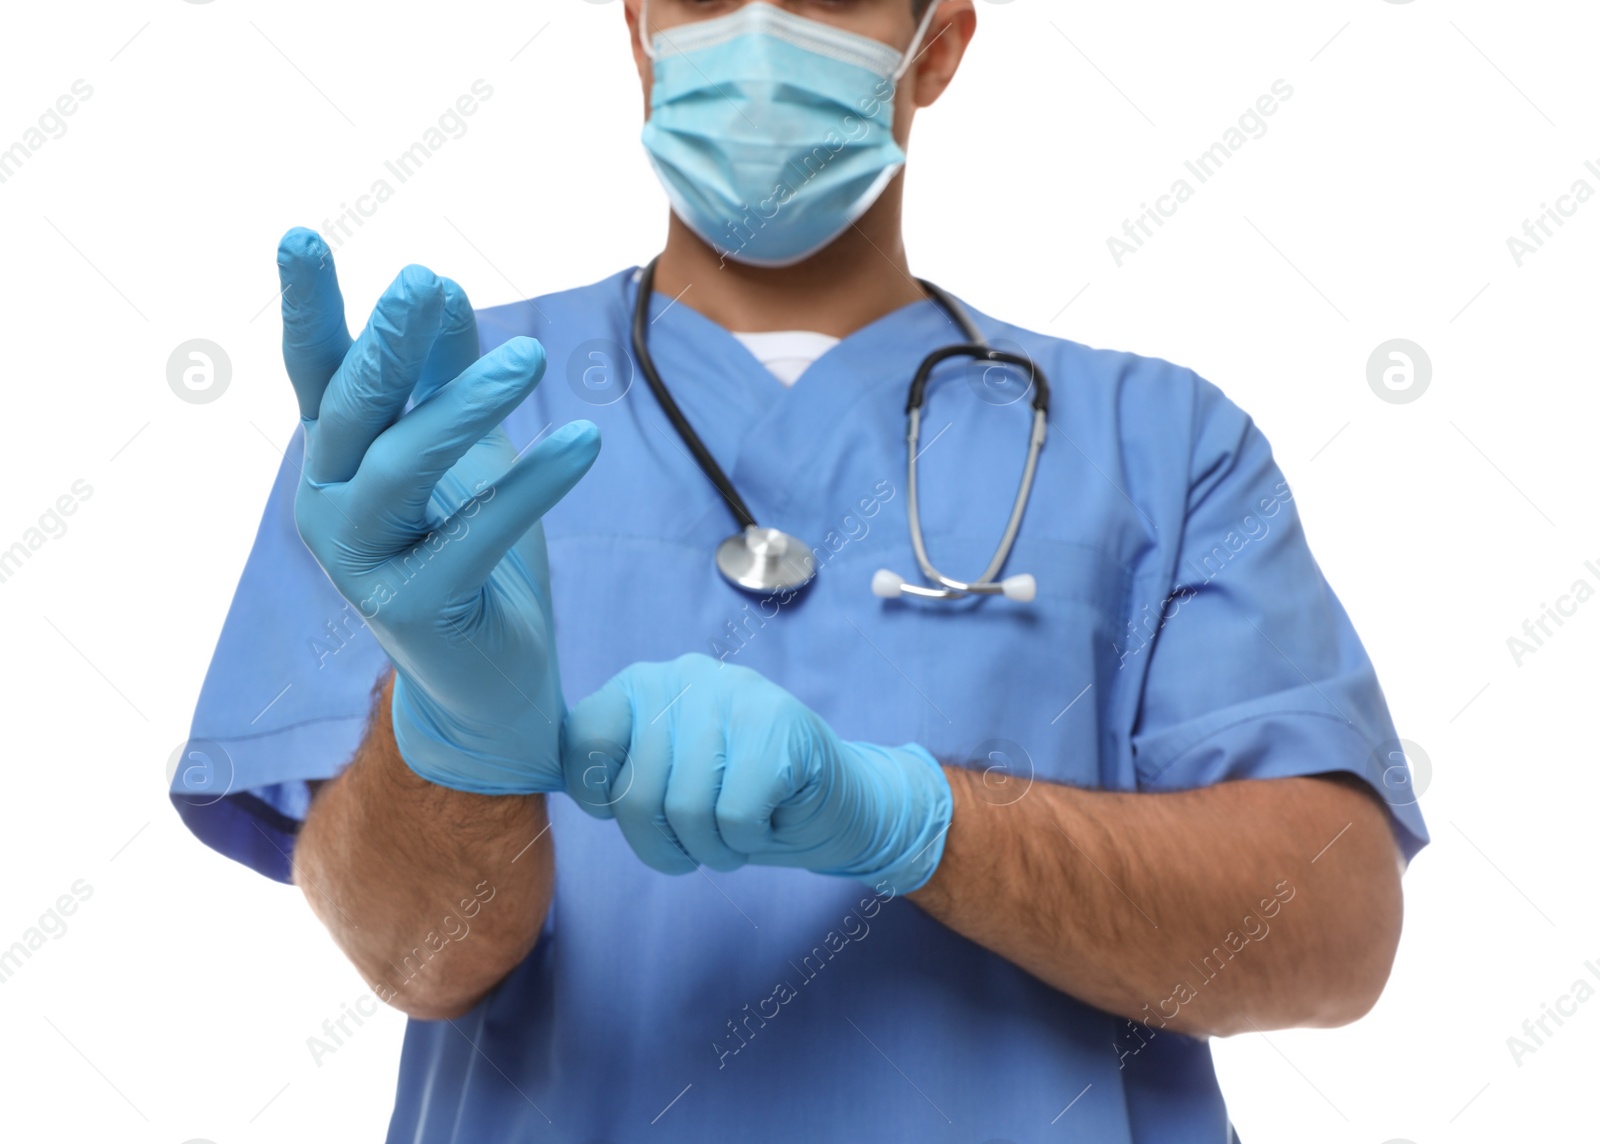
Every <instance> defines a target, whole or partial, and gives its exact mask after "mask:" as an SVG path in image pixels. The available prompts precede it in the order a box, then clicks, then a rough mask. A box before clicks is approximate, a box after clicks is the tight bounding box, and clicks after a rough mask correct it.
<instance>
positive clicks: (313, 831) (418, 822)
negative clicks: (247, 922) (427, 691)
mask: <svg viewBox="0 0 1600 1144" xmlns="http://www.w3.org/2000/svg"><path fill="white" fill-rule="evenodd" d="M391 685H392V679H391V680H386V681H385V682H384V684H383V686H382V688H381V691H380V692H379V694H378V697H377V700H376V703H375V705H374V709H373V718H372V723H371V726H370V727H369V729H368V732H367V737H366V739H365V740H364V741H363V743H362V745H361V747H360V749H359V751H358V752H357V754H356V757H355V759H354V760H353V761H352V762H351V764H350V766H349V767H347V768H346V769H345V771H344V773H343V774H341V775H340V776H339V777H338V778H337V779H334V780H333V781H331V782H329V783H326V784H324V785H323V786H322V788H321V789H320V790H319V791H318V792H317V794H316V797H315V798H314V800H313V802H312V806H311V811H310V813H309V814H308V815H307V816H306V821H305V825H304V826H303V827H302V829H301V831H300V836H299V839H298V841H297V843H296V847H295V859H296V861H295V881H296V883H297V884H298V885H299V886H300V888H301V889H302V890H303V891H304V892H305V895H306V899H307V901H309V902H310V904H311V908H312V910H313V911H315V912H316V914H317V916H318V917H319V918H321V919H322V921H323V923H324V924H325V925H326V926H327V927H328V930H329V932H330V933H332V935H333V938H334V941H336V942H337V943H338V945H339V947H340V948H341V949H342V950H344V952H345V954H346V955H347V956H348V957H349V958H350V960H351V961H352V962H354V963H355V965H356V968H357V969H359V970H360V971H361V973H362V975H363V976H364V977H365V978H366V979H367V981H368V982H369V983H370V984H371V985H372V987H373V990H374V992H375V993H376V995H377V996H378V997H379V998H380V999H381V1000H384V1001H386V1002H388V1003H389V1004H391V1005H393V1006H395V1007H396V1008H398V1009H400V1010H402V1011H403V1012H405V1013H408V1014H410V1015H411V1016H413V1017H420V1018H424V1019H428V1020H437V1019H441V1018H445V1017H454V1016H457V1015H459V1014H461V1013H463V1012H465V1011H467V1010H468V1009H470V1008H471V1007H472V1006H473V1005H474V1004H476V1003H477V1001H478V1000H479V999H480V998H481V997H482V996H483V995H484V994H485V993H486V992H488V991H489V989H491V988H492V987H493V986H494V985H495V984H496V983H498V982H499V981H500V979H501V978H503V977H504V976H505V975H506V974H507V973H509V972H510V971H511V970H512V969H513V968H514V967H515V966H516V965H517V964H518V963H519V962H520V961H521V960H522V959H523V958H524V957H526V956H527V954H528V951H529V950H530V949H532V948H533V944H534V942H535V940H536V939H537V938H538V935H539V930H540V927H541V926H542V925H543V924H544V917H545V912H546V910H547V909H548V908H549V904H550V895H551V889H552V882H553V872H554V851H553V849H552V846H551V841H550V837H549V833H548V830H547V827H548V825H549V820H548V818H547V817H546V809H545V800H544V796H543V795H527V796H508V797H491V796H487V795H476V794H468V793H466V792H463V791H456V790H451V789H449V788H447V787H442V786H436V785H435V784H433V783H430V782H427V781H425V780H424V779H421V778H418V777H417V775H416V774H414V773H413V772H412V771H411V769H410V768H409V767H408V766H406V764H405V761H404V760H403V759H402V758H401V757H400V752H399V750H398V749H397V748H396V746H395V741H394V733H393V730H392V729H391V726H390V722H389V700H390V687H391ZM535 840H537V841H535Z"/></svg>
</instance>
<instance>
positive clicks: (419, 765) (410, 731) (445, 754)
mask: <svg viewBox="0 0 1600 1144" xmlns="http://www.w3.org/2000/svg"><path fill="white" fill-rule="evenodd" d="M429 706H430V705H429V704H428V702H427V700H426V696H422V695H414V694H413V690H412V689H411V688H408V687H407V686H406V680H405V676H404V675H403V674H401V673H400V672H398V671H397V672H395V677H394V695H393V697H392V698H391V700H390V702H389V720H390V723H391V724H392V726H393V728H394V741H395V746H397V747H398V748H399V750H400V757H401V759H403V760H404V761H405V764H406V766H408V767H410V768H411V770H412V771H413V772H414V773H415V774H416V775H417V776H418V777H419V778H423V779H426V780H427V781H428V782H430V783H433V784H435V785H437V786H442V787H449V788H450V789H451V790H460V791H467V792H468V793H470V794H492V795H509V794H540V793H546V792H548V791H550V790H555V789H559V787H549V786H544V785H541V784H539V783H538V782H535V781H531V780H530V779H529V777H528V767H527V764H526V763H523V762H519V761H518V760H516V759H508V758H504V757H501V756H498V755H494V754H490V753H486V752H483V751H475V750H472V749H471V748H468V747H463V746H461V745H460V743H459V738H460V737H459V736H453V735H451V734H450V733H449V732H448V731H447V729H446V728H445V727H443V726H441V722H440V721H439V720H437V719H435V718H433V717H432V716H431V715H430V713H429Z"/></svg>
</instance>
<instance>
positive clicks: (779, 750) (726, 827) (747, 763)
mask: <svg viewBox="0 0 1600 1144" xmlns="http://www.w3.org/2000/svg"><path fill="white" fill-rule="evenodd" d="M783 752H784V747H783V745H782V744H781V743H768V744H766V745H764V746H763V747H761V748H760V749H758V750H750V749H749V748H741V749H740V750H739V751H738V752H736V753H735V754H733V755H732V756H731V757H730V758H729V759H728V765H727V769H726V771H725V773H724V774H723V776H722V791H721V794H720V796H719V797H718V799H717V808H716V818H717V833H718V834H719V835H721V837H722V841H723V842H724V843H726V844H727V845H728V846H730V847H732V848H733V849H734V850H737V851H738V852H739V853H741V854H751V855H755V854H770V852H771V851H772V850H773V849H774V848H775V846H776V844H777V843H776V833H777V832H776V830H775V828H774V825H773V821H772V819H773V815H774V814H775V813H776V812H777V809H778V807H779V806H781V805H783V802H784V800H785V799H786V798H787V797H788V796H789V794H790V781H789V778H788V776H789V774H790V773H791V772H792V770H793V764H792V761H791V760H790V759H788V758H786V757H782V756H783Z"/></svg>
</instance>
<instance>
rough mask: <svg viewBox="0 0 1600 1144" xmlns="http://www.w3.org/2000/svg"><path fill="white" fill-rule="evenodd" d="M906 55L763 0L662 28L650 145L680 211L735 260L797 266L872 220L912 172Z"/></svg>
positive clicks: (648, 126)
mask: <svg viewBox="0 0 1600 1144" xmlns="http://www.w3.org/2000/svg"><path fill="white" fill-rule="evenodd" d="M937 7H938V5H937V3H933V4H929V5H928V11H927V12H926V13H925V14H924V15H923V18H922V22H921V23H920V24H919V25H918V27H917V33H916V36H915V37H914V38H913V39H912V41H911V46H910V47H909V48H907V49H906V50H905V51H904V52H903V53H902V52H898V51H896V50H895V49H894V48H892V47H890V46H889V45H887V44H883V43H880V42H879V41H877V40H874V39H872V38H870V37H867V36H861V35H857V34H855V33H853V32H847V31H845V30H843V29H841V28H836V27H833V26H832V25H830V24H824V23H821V22H819V21H816V20H808V19H806V18H805V17H803V16H796V15H794V14H793V13H791V12H787V11H785V10H784V9H782V8H778V7H774V6H773V5H771V4H767V3H763V2H761V0H756V2H754V3H749V4H745V5H743V6H742V7H740V8H739V9H737V10H736V11H734V12H732V13H730V14H728V15H726V16H720V17H718V18H716V19H713V20H703V21H699V22H694V23H689V24H683V25H680V26H678V27H675V28H670V29H667V30H664V31H659V32H657V33H656V34H655V35H654V36H653V37H652V38H651V39H650V40H649V42H645V31H644V29H645V28H646V27H647V26H648V17H649V3H648V0H646V3H645V4H644V5H643V7H642V8H641V11H640V13H639V27H640V39H641V43H642V44H643V46H644V50H645V52H646V54H647V55H649V56H650V58H651V59H652V60H653V61H654V72H655V83H654V86H653V88H652V90H651V93H650V118H649V120H648V121H647V122H646V123H645V125H644V135H643V140H644V146H645V150H646V152H647V153H648V154H649V156H650V163H651V165H652V166H653V167H654V168H655V172H656V175H657V177H658V178H660V180H661V184H662V186H663V187H665V188H666V192H667V198H668V199H670V200H671V202H672V209H673V211H674V213H676V214H677V216H678V217H679V218H680V219H682V220H683V222H684V223H685V225H687V226H688V227H689V229H690V230H692V231H694V233H695V234H697V235H699V236H700V238H702V239H703V240H704V241H705V242H707V243H709V244H710V245H711V246H712V247H713V248H715V249H716V250H717V251H718V253H720V254H721V255H722V256H723V257H724V258H732V259H735V260H736V261H739V262H745V263H749V264H751V265H754V266H789V265H791V264H793V263H796V262H799V261H801V260H802V259H804V258H808V257H810V256H811V255H812V254H815V253H816V252H817V251H819V250H821V249H822V248H823V247H825V246H827V245H828V244H829V243H830V242H832V241H833V240H834V239H835V238H837V237H839V235H840V234H842V233H843V232H844V231H845V230H846V229H847V228H848V227H849V226H850V225H851V224H852V223H854V222H855V221H856V220H857V219H859V218H860V217H861V216H862V215H863V214H864V213H865V212H866V210H867V208H868V207H870V206H871V205H872V204H873V203H874V202H876V201H877V199H878V196H879V195H881V194H882V193H883V189H884V187H886V186H888V185H889V180H891V179H893V178H894V176H895V174H896V173H897V172H898V171H899V170H900V168H901V167H902V166H903V165H904V164H905V161H906V155H905V152H904V151H902V150H901V149H900V146H899V145H898V144H897V143H896V142H895V141H894V132H893V130H892V128H893V125H894V89H895V81H897V80H898V79H899V78H900V77H901V76H902V75H904V74H905V72H906V69H907V68H909V67H910V66H911V63H912V61H913V60H914V59H915V56H916V50H917V45H918V44H919V43H921V41H922V37H923V35H924V33H926V31H927V28H928V23H929V21H930V19H931V18H932V16H933V13H934V9H935V8H937Z"/></svg>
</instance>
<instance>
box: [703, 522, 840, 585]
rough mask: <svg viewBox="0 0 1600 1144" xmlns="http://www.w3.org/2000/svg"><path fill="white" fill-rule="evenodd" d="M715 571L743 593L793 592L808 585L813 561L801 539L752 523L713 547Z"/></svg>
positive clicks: (814, 560) (815, 567) (813, 564)
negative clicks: (743, 591) (715, 547)
mask: <svg viewBox="0 0 1600 1144" xmlns="http://www.w3.org/2000/svg"><path fill="white" fill-rule="evenodd" d="M717 571H719V572H721V573H722V574H723V576H725V577H726V578H727V579H728V581H729V582H730V583H732V584H734V585H736V586H738V587H740V588H743V589H744V590H745V591H747V592H782V591H793V590H795V589H797V588H803V587H804V586H805V585H807V584H809V583H810V582H811V579H812V577H814V576H815V575H816V574H817V560H816V557H815V556H813V555H812V554H811V549H810V547H809V546H808V545H807V544H806V543H805V542H804V541H803V540H800V539H798V538H797V537H793V536H790V535H789V534H788V533H787V532H783V531H780V530H779V529H776V528H762V527H761V526H760V525H756V524H752V525H749V526H748V527H746V528H745V529H744V530H743V531H742V532H736V533H734V534H733V535H732V536H730V537H728V539H726V540H724V541H723V542H722V543H721V544H719V545H717Z"/></svg>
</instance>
